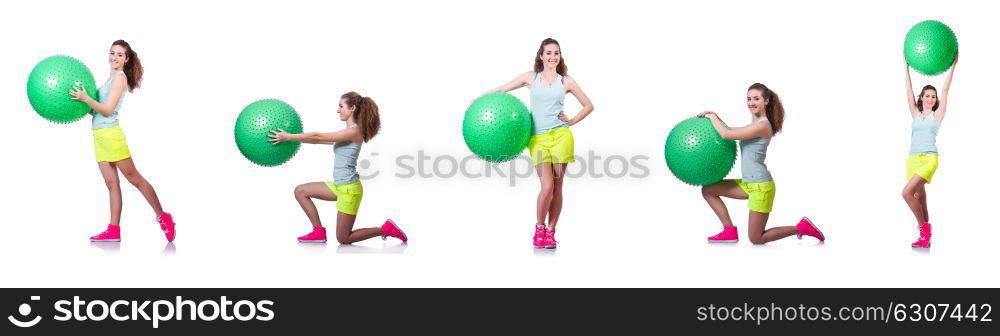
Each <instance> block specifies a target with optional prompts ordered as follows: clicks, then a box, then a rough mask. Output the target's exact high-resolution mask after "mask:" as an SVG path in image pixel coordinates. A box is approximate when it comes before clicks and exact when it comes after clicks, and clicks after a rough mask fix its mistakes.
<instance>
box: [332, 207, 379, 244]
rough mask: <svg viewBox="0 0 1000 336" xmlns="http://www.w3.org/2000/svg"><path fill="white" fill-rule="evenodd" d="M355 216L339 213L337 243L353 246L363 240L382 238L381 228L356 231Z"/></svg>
mask: <svg viewBox="0 0 1000 336" xmlns="http://www.w3.org/2000/svg"><path fill="white" fill-rule="evenodd" d="M356 219H357V216H355V215H348V214H345V213H343V212H339V211H338V212H337V242H338V243H341V244H353V243H356V242H359V241H362V240H367V239H372V238H375V237H379V236H382V229H381V228H364V229H357V230H354V231H351V230H352V229H354V220H356Z"/></svg>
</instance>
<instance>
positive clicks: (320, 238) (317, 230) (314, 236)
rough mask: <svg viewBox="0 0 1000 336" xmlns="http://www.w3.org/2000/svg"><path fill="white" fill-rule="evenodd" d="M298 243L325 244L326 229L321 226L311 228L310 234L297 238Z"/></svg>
mask: <svg viewBox="0 0 1000 336" xmlns="http://www.w3.org/2000/svg"><path fill="white" fill-rule="evenodd" d="M299 242H300V243H325V242H326V228H325V227H322V226H313V230H312V232H310V233H309V234H307V235H305V236H302V237H299Z"/></svg>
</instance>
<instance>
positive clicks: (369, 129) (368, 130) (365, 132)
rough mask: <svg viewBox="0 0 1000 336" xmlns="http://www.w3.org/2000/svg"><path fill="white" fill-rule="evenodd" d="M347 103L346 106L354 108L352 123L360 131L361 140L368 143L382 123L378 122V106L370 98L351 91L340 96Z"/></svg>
mask: <svg viewBox="0 0 1000 336" xmlns="http://www.w3.org/2000/svg"><path fill="white" fill-rule="evenodd" d="M340 98H341V99H344V100H346V101H347V106H354V115H353V117H354V122H356V123H357V124H358V128H359V129H361V139H362V140H363V141H364V142H368V140H371V139H372V138H374V137H375V135H376V134H378V130H379V128H381V126H382V123H381V121H380V120H379V115H378V105H376V104H375V100H374V99H371V97H362V96H361V95H360V94H358V93H357V92H354V91H351V92H348V93H345V94H344V95H343V96H340Z"/></svg>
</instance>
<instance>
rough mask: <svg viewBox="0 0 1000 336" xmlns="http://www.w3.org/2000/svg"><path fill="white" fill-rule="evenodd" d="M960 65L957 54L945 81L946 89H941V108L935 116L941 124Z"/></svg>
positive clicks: (939, 107)
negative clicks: (952, 83) (953, 79)
mask: <svg viewBox="0 0 1000 336" xmlns="http://www.w3.org/2000/svg"><path fill="white" fill-rule="evenodd" d="M956 65H958V53H955V61H954V62H952V63H951V71H949V72H948V79H945V81H944V87H943V88H941V97H940V102H941V106H938V109H937V111H936V112H935V113H934V116H935V117H936V118H937V121H938V123H939V124H940V123H941V122H942V121H944V114H945V112H947V111H948V109H947V107H948V92H949V91H951V79H952V77H954V76H955V66H956Z"/></svg>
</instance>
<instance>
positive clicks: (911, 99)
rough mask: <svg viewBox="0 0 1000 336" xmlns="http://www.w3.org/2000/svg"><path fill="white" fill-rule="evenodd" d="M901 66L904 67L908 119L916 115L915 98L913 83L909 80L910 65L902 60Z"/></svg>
mask: <svg viewBox="0 0 1000 336" xmlns="http://www.w3.org/2000/svg"><path fill="white" fill-rule="evenodd" d="M903 65H904V66H906V106H909V107H910V118H913V117H914V116H916V115H917V112H918V111H917V102H916V98H917V96H915V95H913V81H912V80H910V64H909V63H907V62H906V59H905V58H904V59H903Z"/></svg>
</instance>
